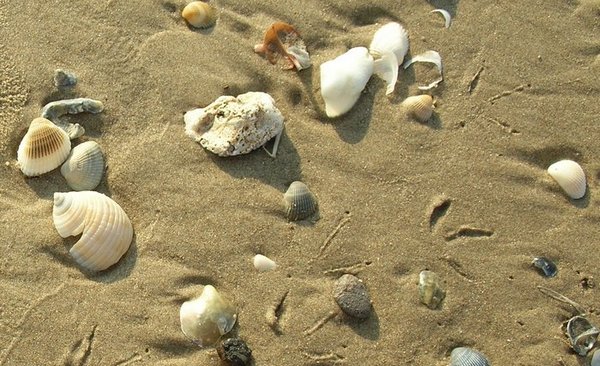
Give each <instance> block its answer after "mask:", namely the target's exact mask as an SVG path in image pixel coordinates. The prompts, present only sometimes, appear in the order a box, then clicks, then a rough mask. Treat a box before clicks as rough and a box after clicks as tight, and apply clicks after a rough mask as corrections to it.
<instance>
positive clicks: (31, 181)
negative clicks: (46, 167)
mask: <svg viewBox="0 0 600 366" xmlns="http://www.w3.org/2000/svg"><path fill="white" fill-rule="evenodd" d="M107 175H108V170H107V169H106V168H105V171H104V175H103V176H102V180H101V181H100V184H98V186H97V187H96V188H95V189H94V190H95V191H97V192H100V193H103V194H104V195H106V196H108V197H110V196H111V194H112V192H111V190H110V187H109V186H108V182H107V181H106V178H107ZM22 176H23V180H24V181H25V184H27V185H28V186H29V188H31V190H32V191H34V192H35V193H36V194H37V196H38V197H39V198H42V199H47V200H50V201H53V200H54V197H53V196H54V193H55V192H70V191H72V189H71V187H69V185H68V184H67V181H66V180H65V178H64V177H63V176H62V174H61V173H60V167H58V168H56V169H54V170H52V171H50V172H48V173H44V174H42V175H40V176H37V177H26V176H25V175H22Z"/></svg>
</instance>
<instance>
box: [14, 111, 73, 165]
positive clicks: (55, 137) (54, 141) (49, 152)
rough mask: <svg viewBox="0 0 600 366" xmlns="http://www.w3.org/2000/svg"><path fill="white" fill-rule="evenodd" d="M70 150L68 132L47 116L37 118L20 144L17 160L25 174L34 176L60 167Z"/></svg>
mask: <svg viewBox="0 0 600 366" xmlns="http://www.w3.org/2000/svg"><path fill="white" fill-rule="evenodd" d="M69 151H71V140H70V139H69V136H68V135H67V133H66V132H65V131H63V130H62V129H60V128H59V127H57V126H56V125H55V124H54V123H52V122H50V121H49V120H47V119H45V118H36V119H34V120H33V121H32V122H31V124H30V125H29V129H28V130H27V133H26V134H25V136H24V137H23V140H21V143H20V144H19V149H18V151H17V161H18V162H19V167H20V168H21V171H22V172H23V174H25V175H26V176H29V177H33V176H37V175H41V174H44V173H47V172H49V171H51V170H53V169H55V168H57V167H59V166H60V164H62V163H63V161H65V159H66V158H67V156H68V155H69Z"/></svg>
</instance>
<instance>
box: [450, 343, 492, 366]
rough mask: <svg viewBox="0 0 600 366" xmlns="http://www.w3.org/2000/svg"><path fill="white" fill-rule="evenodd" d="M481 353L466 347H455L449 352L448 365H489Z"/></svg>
mask: <svg viewBox="0 0 600 366" xmlns="http://www.w3.org/2000/svg"><path fill="white" fill-rule="evenodd" d="M489 365H490V363H489V361H488V359H487V357H485V356H484V355H483V353H481V352H478V351H475V350H474V349H472V348H468V347H457V348H455V349H453V350H452V352H451V353H450V366H489Z"/></svg>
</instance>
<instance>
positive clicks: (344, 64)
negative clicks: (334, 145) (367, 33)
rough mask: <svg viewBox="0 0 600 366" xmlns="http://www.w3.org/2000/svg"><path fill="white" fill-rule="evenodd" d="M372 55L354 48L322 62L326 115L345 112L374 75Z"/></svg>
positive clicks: (359, 48) (322, 87) (337, 114)
mask: <svg viewBox="0 0 600 366" xmlns="http://www.w3.org/2000/svg"><path fill="white" fill-rule="evenodd" d="M373 67H374V61H373V57H372V56H371V55H370V54H369V51H368V50H367V49H366V48H365V47H355V48H351V49H350V50H348V51H347V52H346V53H344V54H343V55H341V56H338V57H336V58H335V59H333V60H330V61H327V62H325V63H323V64H321V67H320V71H321V95H322V96H323V100H324V101H325V113H326V114H327V116H328V117H338V116H341V115H342V114H344V113H346V112H348V111H349V110H350V109H351V108H352V106H354V104H355V103H356V101H357V100H358V98H359V97H360V94H361V92H362V91H363V89H364V88H365V86H366V85H367V82H368V81H369V78H370V77H371V75H373Z"/></svg>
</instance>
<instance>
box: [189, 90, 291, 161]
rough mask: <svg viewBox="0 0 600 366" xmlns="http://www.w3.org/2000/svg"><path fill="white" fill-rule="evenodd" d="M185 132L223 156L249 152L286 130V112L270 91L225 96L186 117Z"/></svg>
mask: <svg viewBox="0 0 600 366" xmlns="http://www.w3.org/2000/svg"><path fill="white" fill-rule="evenodd" d="M183 120H184V122H185V133H186V134H187V135H188V136H189V137H191V138H192V139H193V140H194V141H196V142H198V143H200V145H202V146H203V147H204V148H205V149H207V150H209V151H211V152H213V153H215V154H217V155H219V156H234V155H239V154H246V153H249V152H251V151H252V150H254V149H257V148H259V147H261V146H263V145H264V144H265V143H266V142H267V141H269V140H271V139H272V138H273V137H275V136H277V135H279V134H280V133H281V132H282V131H283V115H282V114H281V112H280V111H279V109H277V107H275V101H274V100H273V98H271V96H270V95H269V94H267V93H263V92H248V93H245V94H240V95H238V97H237V98H236V97H232V96H221V97H219V98H217V100H215V101H214V102H213V103H211V104H210V105H208V106H206V107H205V108H198V109H194V110H191V111H188V112H186V113H185V115H184V116H183Z"/></svg>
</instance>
